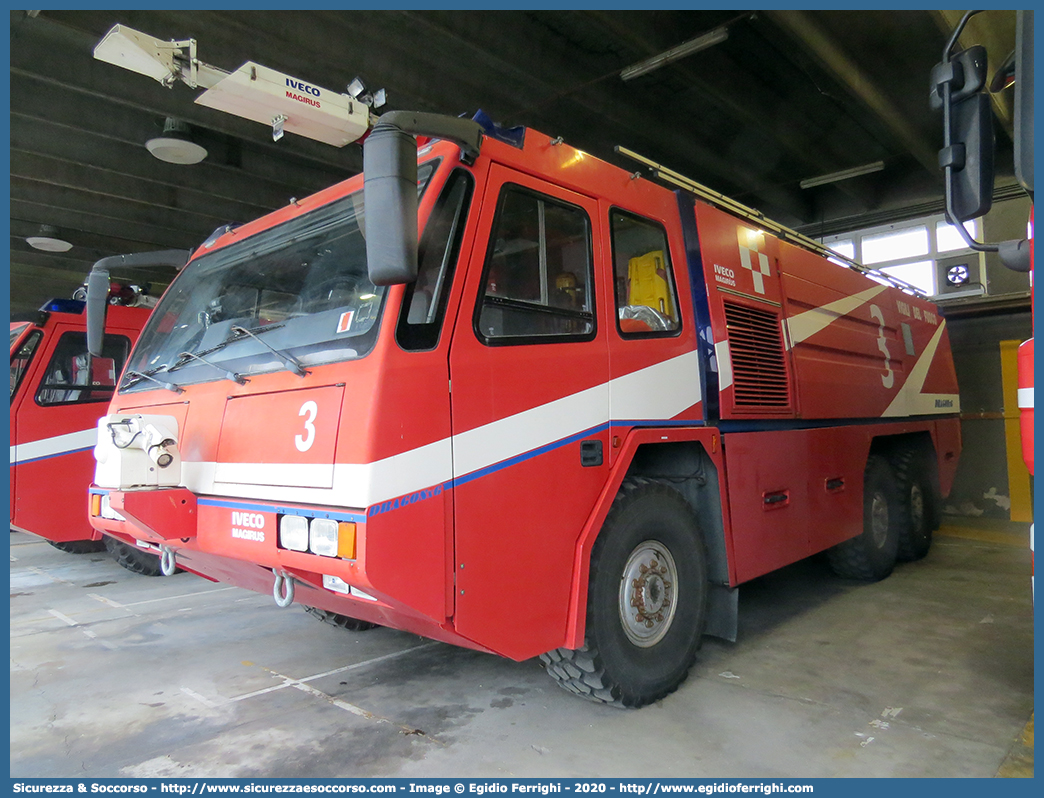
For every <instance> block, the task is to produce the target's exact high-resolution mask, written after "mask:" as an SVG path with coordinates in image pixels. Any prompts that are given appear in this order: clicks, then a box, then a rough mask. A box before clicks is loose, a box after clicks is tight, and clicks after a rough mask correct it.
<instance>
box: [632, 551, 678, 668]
mask: <svg viewBox="0 0 1044 798" xmlns="http://www.w3.org/2000/svg"><path fill="white" fill-rule="evenodd" d="M677 580H678V571H677V567H676V566H675V564H674V558H673V557H671V554H670V552H669V551H667V549H666V548H665V547H664V546H663V545H661V544H659V543H656V542H655V541H646V542H644V543H642V544H640V545H639V546H638V547H637V548H635V550H634V551H633V552H632V553H631V556H630V557H629V558H628V560H627V564H626V565H625V566H624V572H623V575H622V579H621V581H620V607H619V609H620V622H621V624H622V625H623V629H624V632H625V633H626V635H627V638H628V639H629V640H630V641H631V642H632V643H634V644H635V645H636V646H639V647H642V648H648V647H649V646H652V645H655V644H656V643H658V642H659V641H660V640H661V639H662V638H663V636H664V635H665V634H667V630H668V629H669V628H670V626H671V622H672V621H673V620H674V612H675V608H676V606H677V605H676V601H675V594H676V584H677Z"/></svg>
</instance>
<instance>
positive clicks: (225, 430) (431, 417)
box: [88, 50, 960, 706]
mask: <svg viewBox="0 0 1044 798" xmlns="http://www.w3.org/2000/svg"><path fill="white" fill-rule="evenodd" d="M193 52H194V50H193ZM253 67H256V65H253ZM175 68H176V69H186V68H187V67H185V65H184V62H180V65H179V62H175ZM251 68H252V65H246V66H245V67H244V68H243V70H245V73H246V75H248V76H249V75H250V74H251V73H250V70H251ZM243 70H241V72H242V71H243ZM200 71H202V68H201V69H200ZM253 74H254V75H255V76H257V75H258V74H260V73H258V72H257V69H256V68H255V69H254V72H253ZM237 75H240V73H233V74H232V75H231V76H230V78H235V77H236V76H237ZM154 77H155V76H154ZM157 79H158V78H157ZM288 79H289V78H288ZM237 80H238V78H237ZM244 81H246V82H249V81H250V78H249V77H246V78H242V79H241V80H240V83H239V84H237V85H238V86H240V87H241V84H242V83H243V82H244ZM302 83H303V82H302V81H296V79H295V84H294V85H295V86H300V85H301V84H302ZM288 85H289V84H288ZM306 85H307V84H306ZM326 94H327V93H326V92H325V90H320V89H319V88H317V87H315V88H314V91H309V92H308V96H309V97H312V98H318V99H317V100H316V101H317V102H323V101H324V100H323V98H325V97H326ZM288 95H289V92H288ZM203 96H204V97H205V96H206V95H203ZM340 97H342V99H343V96H340ZM348 105H349V107H352V106H351V103H350V102H349V103H348ZM310 108H311V107H310ZM291 110H292V109H291ZM306 110H307V109H306ZM311 110H312V111H314V110H315V109H314V108H312V109H311ZM364 111H366V112H368V109H364ZM309 112H311V111H309ZM279 115H280V116H283V117H284V119H283V120H282V121H281V122H280V124H285V125H286V127H287V129H288V130H290V129H292V128H291V127H290V126H291V125H292V124H293V123H294V121H295V119H294V116H293V115H292V114H290V113H288V112H286V111H282V112H281V113H280V114H279ZM363 130H364V131H366V132H368V135H367V136H366V138H365V142H364V145H363V148H364V174H362V175H358V176H356V177H354V178H352V179H350V180H348V181H346V182H343V183H340V184H338V185H336V186H333V187H331V188H329V189H327V190H325V191H322V192H320V193H318V194H316V195H315V196H312V197H309V198H307V199H304V200H300V201H294V202H292V203H291V204H289V205H288V206H287V207H285V208H282V209H280V210H278V211H276V212H274V213H272V214H270V215H268V216H266V217H264V218H262V219H259V220H256V221H254V222H251V223H248V224H245V225H242V226H239V227H235V228H231V229H229V230H228V231H227V232H225V233H224V234H223V235H220V236H219V237H217V238H216V239H214V240H212V241H210V242H208V244H207V245H205V246H203V247H201V248H200V249H199V250H197V251H196V253H195V255H194V257H193V258H192V260H191V261H190V262H189V263H188V265H187V266H186V267H185V268H184V269H183V270H182V271H181V273H180V274H179V276H178V277H177V278H176V280H175V281H174V283H173V284H172V285H171V287H170V288H169V289H168V291H167V292H166V293H165V295H164V296H163V298H162V299H161V301H160V303H159V305H158V306H157V308H156V310H155V312H154V315H153V316H152V318H151V319H150V321H149V323H148V324H147V326H146V328H145V330H144V331H143V332H142V335H141V338H140V339H139V341H138V343H137V345H136V346H135V348H134V350H133V352H132V354H131V357H130V360H129V363H128V367H127V369H126V370H125V371H124V374H123V378H122V380H121V382H120V384H119V386H118V389H117V392H116V395H115V396H114V398H113V402H112V404H111V406H110V411H109V414H108V415H107V416H105V417H104V418H102V419H101V420H100V421H99V424H98V445H97V448H96V458H97V470H96V476H95V483H94V485H93V486H92V488H91V490H90V502H91V522H92V524H93V525H94V526H95V528H96V529H98V530H101V531H102V532H104V533H106V534H109V535H114V534H115V535H122V536H124V538H127V537H130V538H134V539H137V540H141V541H146V542H148V543H150V544H152V545H156V546H159V547H160V550H161V551H162V562H163V567H164V568H165V569H167V570H169V569H172V568H173V567H174V565H175V564H178V565H181V564H184V565H185V566H186V567H187V568H190V569H191V570H193V571H195V572H198V573H200V574H203V575H205V576H208V577H211V578H213V579H216V580H220V581H222V582H226V583H229V584H233V585H238V586H241V587H245V588H248V589H251V590H255V591H259V592H266V593H267V592H272V593H273V594H274V596H275V600H276V603H277V604H280V605H282V606H286V605H289V604H291V603H293V602H297V603H300V604H302V605H304V606H306V607H310V608H312V609H313V611H314V612H316V613H318V614H320V615H322V616H325V617H326V618H327V619H330V620H334V621H337V622H340V623H343V624H346V625H355V626H356V628H361V627H363V626H365V625H369V624H379V625H385V626H390V627H394V628H397V629H402V630H406V631H409V632H412V633H416V634H419V635H424V636H426V637H429V638H432V639H435V640H440V641H444V642H448V643H453V644H455V645H460V646H465V647H468V648H472V649H477V650H481V651H487V652H493V653H496V654H499V655H502V656H505V657H510V658H512V659H516V660H522V659H525V658H530V657H535V656H540V657H541V659H542V660H543V661H544V663H545V665H546V668H547V670H548V672H549V673H550V674H551V676H552V677H554V678H555V679H556V680H557V681H558V682H559V683H560V684H562V685H563V686H564V687H566V688H567V689H569V690H571V691H573V692H575V693H578V694H580V695H583V696H585V697H588V698H592V699H594V700H598V701H603V702H606V703H610V704H615V705H620V706H641V705H643V704H646V703H648V702H650V701H654V700H656V699H658V698H660V697H662V696H664V695H666V694H668V693H670V692H671V691H673V690H674V689H675V688H676V687H677V686H678V685H679V684H680V683H681V682H682V681H683V680H684V678H685V676H686V674H687V672H688V670H689V668H690V666H691V664H692V662H693V661H694V657H695V652H696V649H697V647H698V645H699V643H700V639H701V636H702V635H703V634H714V635H718V636H722V637H726V638H730V639H735V632H736V612H737V587H738V586H739V585H740V584H742V583H744V582H747V581H749V580H751V579H754V578H756V577H758V576H761V575H763V574H766V573H768V572H770V571H772V570H774V569H777V568H780V567H782V566H785V565H787V564H790V563H793V562H795V561H797V560H800V559H802V558H805V557H808V556H810V555H812V554H814V553H816V552H821V551H827V552H828V553H829V557H830V561H831V563H832V564H833V567H834V569H835V570H836V571H837V573H839V574H841V575H842V576H845V577H852V578H858V579H867V580H875V579H881V578H883V577H885V576H887V575H888V574H889V573H890V572H891V571H892V568H893V565H894V563H895V562H896V560H897V559H898V560H910V559H916V558H918V557H922V556H924V555H925V554H926V552H927V551H928V547H929V545H930V543H931V534H932V530H933V529H934V528H935V526H936V525H937V523H938V514H939V509H940V497H941V496H943V495H945V494H947V493H948V492H949V489H950V486H951V482H952V480H953V476H954V471H955V469H956V465H957V458H958V454H959V450H960V433H959V422H958V413H959V399H958V391H957V384H956V378H955V373H954V367H953V362H952V358H951V355H950V349H949V339H948V336H947V329H946V320H945V319H944V318H942V317H941V315H940V314H939V311H938V310H937V308H936V307H935V306H934V305H933V304H932V303H931V302H929V301H928V300H927V299H926V298H925V297H923V296H921V295H919V294H917V293H916V291H915V290H913V289H911V288H910V287H909V286H906V285H904V284H901V283H899V282H898V281H894V280H891V279H890V278H888V277H886V276H885V275H882V274H878V273H875V272H872V271H870V270H867V269H865V268H863V267H861V266H859V265H857V264H854V263H850V262H841V261H840V260H838V259H835V258H833V256H832V253H829V252H828V251H826V250H824V249H823V248H822V247H820V246H819V245H817V244H816V243H815V242H812V241H810V240H808V239H805V238H803V237H802V236H800V235H798V234H796V233H794V232H792V231H789V230H787V229H786V228H783V227H781V226H779V225H776V224H773V223H772V222H770V221H768V220H767V219H765V218H764V217H762V216H761V215H760V214H758V213H757V212H755V211H752V210H750V209H747V208H744V207H743V206H741V205H739V204H737V203H734V202H732V201H730V200H728V199H726V198H724V197H721V196H720V195H717V194H715V193H714V192H712V191H710V190H708V189H705V188H704V187H702V186H699V185H698V184H696V183H693V182H691V181H689V180H687V179H686V178H684V177H682V176H680V175H677V174H675V173H673V172H671V171H669V170H667V169H665V168H663V167H660V166H658V165H655V164H652V163H651V162H645V165H646V166H648V167H650V168H651V169H652V170H653V172H654V173H655V175H656V176H657V177H659V178H661V179H662V180H663V181H666V182H667V183H668V184H671V185H672V188H666V187H664V186H662V185H660V184H659V183H657V182H653V181H651V180H649V179H647V178H646V177H643V176H640V175H639V174H637V173H631V172H628V171H625V170H624V169H621V168H618V167H616V166H613V165H610V164H608V163H606V162H604V161H601V160H599V159H597V158H594V157H592V156H591V155H589V154H587V153H585V152H582V151H580V150H578V149H575V148H573V147H571V146H569V145H568V144H565V143H564V142H562V141H561V140H560V139H557V138H552V137H549V136H547V135H545V134H543V133H540V132H538V131H536V130H532V129H514V130H510V131H506V130H502V129H500V128H498V127H496V126H495V125H493V124H491V123H489V122H488V120H486V119H484V118H483V117H481V116H480V117H479V120H478V121H475V120H465V119H457V118H450V117H443V116H438V115H433V114H419V113H418V114H415V113H408V112H390V113H386V114H384V115H383V116H382V117H380V119H379V121H378V122H377V124H376V126H374V127H373V129H372V130H368V125H364V126H363ZM280 132H281V131H280ZM360 135H361V133H360ZM418 137H420V139H418ZM624 154H625V155H628V153H626V152H624ZM630 155H633V154H630ZM635 157H639V156H635ZM672 189H673V190H672ZM106 281H107V277H106V276H105V275H104V273H102V272H99V273H97V275H96V276H95V277H92V279H91V284H92V287H93V285H95V284H99V285H101V284H104V282H106ZM88 301H89V303H91V301H92V300H91V299H89V300H88ZM99 307H101V308H103V307H104V305H103V304H102V305H100V306H99ZM99 322H100V318H99V316H97V315H92V319H91V324H92V325H93V326H95V329H97V326H98V324H99Z"/></svg>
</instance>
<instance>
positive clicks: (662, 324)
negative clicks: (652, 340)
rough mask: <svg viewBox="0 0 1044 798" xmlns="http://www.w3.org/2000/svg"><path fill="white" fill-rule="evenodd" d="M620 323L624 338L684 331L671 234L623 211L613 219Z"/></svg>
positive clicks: (616, 288)
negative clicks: (675, 278) (670, 240)
mask: <svg viewBox="0 0 1044 798" xmlns="http://www.w3.org/2000/svg"><path fill="white" fill-rule="evenodd" d="M609 223H610V229H611V231H612V240H613V278H614V279H613V284H614V286H615V293H616V324H617V327H618V329H619V330H620V335H622V336H623V337H625V338H644V337H650V336H662V335H674V334H675V333H677V332H678V330H680V329H681V314H680V313H679V311H678V294H677V289H676V288H675V282H674V270H673V267H672V266H671V257H670V251H669V250H668V247H667V233H666V231H665V230H664V229H663V227H662V226H661V225H659V224H657V223H656V222H652V221H649V220H648V219H643V218H641V217H639V216H635V215H633V214H630V213H625V212H623V211H618V210H614V211H612V212H611V213H610V215H609Z"/></svg>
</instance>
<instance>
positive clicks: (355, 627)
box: [304, 607, 377, 632]
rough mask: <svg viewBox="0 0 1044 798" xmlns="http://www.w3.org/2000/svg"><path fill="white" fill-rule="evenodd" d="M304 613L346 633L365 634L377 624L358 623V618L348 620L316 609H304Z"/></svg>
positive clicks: (336, 614) (339, 615)
mask: <svg viewBox="0 0 1044 798" xmlns="http://www.w3.org/2000/svg"><path fill="white" fill-rule="evenodd" d="M304 611H305V612H307V613H308V614H309V615H311V616H312V617H313V618H318V619H319V620H320V621H322V622H323V623H328V624H330V625H331V626H336V627H338V628H339V629H344V630H346V631H348V632H365V631H366V630H367V629H373V628H375V627H376V626H377V624H375V623H370V622H369V621H360V620H359V619H358V618H350V617H348V616H347V615H341V614H339V613H336V612H329V611H328V610H321V609H319V608H318V607H305V608H304Z"/></svg>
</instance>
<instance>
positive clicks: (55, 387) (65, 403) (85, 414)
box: [10, 252, 189, 576]
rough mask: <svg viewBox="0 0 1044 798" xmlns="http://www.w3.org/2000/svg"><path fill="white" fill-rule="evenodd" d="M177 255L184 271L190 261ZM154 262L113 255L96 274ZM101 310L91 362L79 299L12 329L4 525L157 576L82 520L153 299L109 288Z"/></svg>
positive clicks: (129, 546) (51, 306) (143, 558)
mask: <svg viewBox="0 0 1044 798" xmlns="http://www.w3.org/2000/svg"><path fill="white" fill-rule="evenodd" d="M178 254H180V261H181V263H182V264H183V263H184V262H185V260H187V258H188V255H189V253H188V252H181V253H178ZM163 255H164V256H165V257H162V258H160V259H159V260H157V253H148V254H147V255H145V256H138V255H129V256H117V257H115V258H111V259H106V261H105V262H104V263H103V266H107V267H110V268H113V267H118V266H119V265H121V264H128V265H133V264H134V263H135V262H143V263H144V262H147V263H158V262H164V261H166V260H168V259H169V257H166V256H170V255H171V253H170V252H167V253H163ZM109 302H110V303H111V307H110V308H109V314H108V318H107V322H106V326H105V338H104V344H103V347H102V350H101V352H100V354H99V355H98V356H91V355H90V354H89V353H88V351H87V332H86V331H87V317H86V313H85V312H84V309H85V303H84V301H83V300H82V299H52V300H50V301H49V302H47V303H46V304H45V305H44V306H43V307H42V308H40V310H39V312H38V314H37V316H36V318H34V319H33V320H32V321H22V322H11V415H10V433H11V453H10V480H11V487H10V490H11V494H10V500H11V504H10V508H11V519H10V524H11V528H12V529H17V530H19V531H22V532H30V533H32V534H35V535H39V536H40V537H42V538H44V539H45V540H46V541H47V542H48V543H50V544H51V545H52V546H54V547H55V548H58V549H61V550H62V551H66V552H71V553H87V552H93V551H104V550H105V549H106V548H108V549H109V551H110V552H111V553H112V555H113V557H114V558H115V559H116V561H117V562H119V563H120V564H121V565H123V566H124V567H125V568H128V569H130V570H132V571H135V572H136V573H143V574H147V575H152V576H158V575H159V573H160V571H159V557H158V555H157V554H155V553H152V552H148V551H145V550H143V549H142V548H141V547H140V546H136V545H135V544H134V539H133V538H129V539H127V540H125V541H119V540H117V539H116V538H113V537H109V538H106V539H105V540H104V542H103V540H102V537H101V535H100V534H99V533H98V532H97V531H96V530H94V529H92V528H91V525H90V523H89V521H88V518H87V512H86V506H85V501H84V491H85V490H86V489H87V488H88V487H89V486H90V484H91V480H92V477H93V476H94V468H95V460H94V445H95V443H96V437H97V431H98V418H99V417H100V416H102V415H104V414H105V412H106V410H107V409H108V403H109V401H110V400H111V399H112V394H113V390H114V388H115V386H116V381H117V379H118V377H119V375H120V372H121V371H122V370H123V366H124V363H125V362H126V360H127V356H128V354H130V349H131V346H132V345H133V343H134V342H135V341H136V340H137V338H138V334H139V333H140V332H141V328H142V327H143V326H144V324H145V321H146V319H148V317H149V314H150V313H151V312H152V310H151V305H152V304H153V303H154V302H155V300H154V298H152V297H148V296H147V295H145V294H144V293H143V291H142V290H141V289H140V288H139V287H137V286H133V285H131V284H129V283H127V284H124V283H119V282H114V283H112V285H111V286H110V290H109Z"/></svg>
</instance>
